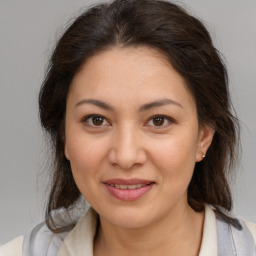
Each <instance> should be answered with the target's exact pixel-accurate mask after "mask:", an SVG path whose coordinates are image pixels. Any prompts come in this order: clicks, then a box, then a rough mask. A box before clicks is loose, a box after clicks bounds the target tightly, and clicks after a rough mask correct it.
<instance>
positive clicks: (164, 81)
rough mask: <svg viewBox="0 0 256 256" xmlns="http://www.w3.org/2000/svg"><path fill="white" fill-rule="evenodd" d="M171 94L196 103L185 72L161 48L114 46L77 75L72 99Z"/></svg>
mask: <svg viewBox="0 0 256 256" xmlns="http://www.w3.org/2000/svg"><path fill="white" fill-rule="evenodd" d="M166 96H169V97H171V98H174V99H173V100H176V101H186V102H188V103H189V104H191V103H192V104H194V102H193V101H194V99H193V97H192V95H191V93H190V91H189V90H188V88H187V86H186V82H185V80H184V79H183V77H182V76H181V75H179V73H178V72H177V71H176V70H175V69H174V68H173V67H172V65H171V63H170V62H169V60H168V59H167V57H166V56H165V55H164V54H163V53H162V52H160V51H158V50H155V49H151V48H148V47H136V48H135V47H129V48H118V47H115V48H111V49H108V50H106V51H103V52H101V53H98V54H96V55H94V56H92V57H91V58H89V59H88V60H87V61H86V62H85V63H84V64H83V65H82V66H81V68H80V70H79V71H78V72H77V73H76V75H75V76H74V79H73V81H72V83H71V88H70V91H69V95H68V97H69V98H73V99H75V100H77V101H78V100H81V98H82V97H86V98H88V97H89V98H90V97H93V98H95V97H96V98H97V99H100V100H105V99H107V100H109V101H112V102H113V103H114V102H118V101H117V98H118V99H121V101H125V102H126V103H127V102H130V104H132V103H134V102H140V103H141V104H143V103H144V102H147V101H152V100H155V99H157V98H158V99H159V98H165V97H166Z"/></svg>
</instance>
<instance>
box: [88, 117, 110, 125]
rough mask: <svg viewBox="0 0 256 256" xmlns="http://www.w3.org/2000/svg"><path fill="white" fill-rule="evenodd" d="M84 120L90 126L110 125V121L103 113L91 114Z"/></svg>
mask: <svg viewBox="0 0 256 256" xmlns="http://www.w3.org/2000/svg"><path fill="white" fill-rule="evenodd" d="M83 122H84V123H86V124H87V125H88V126H92V127H97V126H98V127H100V126H107V125H109V123H108V121H107V120H106V119H105V118H104V117H103V116H101V115H90V116H87V117H85V118H84V119H83Z"/></svg>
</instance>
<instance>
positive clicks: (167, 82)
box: [65, 47, 213, 228]
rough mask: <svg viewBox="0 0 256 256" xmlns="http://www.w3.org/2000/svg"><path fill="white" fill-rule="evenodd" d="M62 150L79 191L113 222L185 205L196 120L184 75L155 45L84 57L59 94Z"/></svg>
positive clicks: (204, 130) (133, 221) (152, 216)
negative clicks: (63, 98)
mask: <svg viewBox="0 0 256 256" xmlns="http://www.w3.org/2000/svg"><path fill="white" fill-rule="evenodd" d="M65 132H66V142H65V155H66V157H67V159H69V160H70V164H71V168H72V172H73V175H74V179H75V182H76V184H77V186H78V188H79V190H80V191H81V193H82V195H83V196H84V197H85V198H86V199H87V201H88V202H89V203H90V204H91V205H92V207H93V208H94V209H95V210H96V211H97V212H98V213H99V214H100V216H101V218H102V219H104V220H105V221H108V222H109V223H111V224H113V225H117V226H120V227H126V228H134V227H143V226H146V225H149V224H152V223H153V222H156V221H158V220H160V219H162V218H164V217H167V216H171V215H172V214H174V212H176V213H179V212H180V211H182V210H184V209H186V207H187V206H188V204H187V188H188V185H189V182H190V180H191V177H192V174H193V170H194V166H195V163H196V162H197V161H201V160H202V155H203V154H204V153H205V152H206V150H207V148H208V146H209V145H210V142H211V139H212V135H213V131H212V129H210V128H209V127H208V126H202V127H199V124H198V118H197V110H196V103H195V100H194V98H193V96H192V95H191V93H190V92H189V90H188V89H187V87H186V84H185V81H184V79H183V78H182V77H181V76H180V75H179V74H178V73H177V72H176V71H175V70H174V69H173V67H172V66H171V64H170V63H169V62H168V61H167V59H166V58H165V57H164V55H162V54H161V53H160V52H158V51H156V50H153V49H150V48H146V47H138V48H112V49H109V50H106V51H104V52H102V53H99V54H97V55H95V56H93V57H91V58H90V59H89V60H87V61H86V62H85V63H84V65H83V66H82V67H81V69H80V70H79V72H78V73H77V74H76V75H75V77H74V79H73V81H72V84H71V87H70V91H69V93H68V98H67V108H66V123H65Z"/></svg>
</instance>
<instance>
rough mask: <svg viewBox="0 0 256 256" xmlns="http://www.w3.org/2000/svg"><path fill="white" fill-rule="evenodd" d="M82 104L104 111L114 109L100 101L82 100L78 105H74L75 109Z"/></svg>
mask: <svg viewBox="0 0 256 256" xmlns="http://www.w3.org/2000/svg"><path fill="white" fill-rule="evenodd" d="M82 104H92V105H95V106H98V107H100V108H103V109H106V110H110V111H113V110H114V108H113V107H111V106H110V105H108V104H107V103H105V102H103V101H100V100H95V99H83V100H81V101H79V102H78V103H76V105H75V107H78V106H80V105H82Z"/></svg>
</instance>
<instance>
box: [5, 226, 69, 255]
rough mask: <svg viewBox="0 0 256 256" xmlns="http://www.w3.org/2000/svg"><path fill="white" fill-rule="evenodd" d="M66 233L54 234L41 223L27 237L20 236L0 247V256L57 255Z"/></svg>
mask: <svg viewBox="0 0 256 256" xmlns="http://www.w3.org/2000/svg"><path fill="white" fill-rule="evenodd" d="M67 234H68V232H62V233H58V234H55V233H53V232H52V231H51V230H49V229H48V227H47V225H46V224H45V223H44V222H43V223H40V224H39V225H37V226H36V227H34V228H33V229H32V230H31V231H30V232H29V233H28V234H27V235H25V236H20V237H17V238H15V239H14V240H12V241H10V242H8V243H7V244H5V245H3V246H1V247H0V256H27V255H43V256H50V255H57V252H58V250H59V248H60V246H61V244H62V242H63V240H64V238H65V236H66V235H67Z"/></svg>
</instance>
